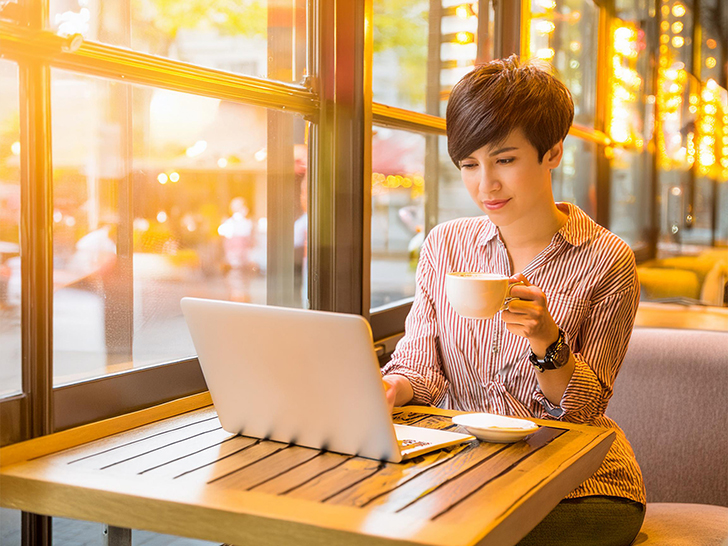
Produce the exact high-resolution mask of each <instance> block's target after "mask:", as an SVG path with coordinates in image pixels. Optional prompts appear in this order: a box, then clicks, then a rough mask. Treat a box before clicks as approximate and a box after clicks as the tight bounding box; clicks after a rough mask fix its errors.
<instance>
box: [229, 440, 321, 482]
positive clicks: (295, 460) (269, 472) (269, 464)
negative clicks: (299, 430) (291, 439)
mask: <svg viewBox="0 0 728 546" xmlns="http://www.w3.org/2000/svg"><path fill="white" fill-rule="evenodd" d="M319 453H320V452H319V450H317V449H311V448H308V447H302V446H295V445H291V446H288V447H286V448H284V449H281V450H280V451H277V452H274V453H273V454H271V455H270V457H266V458H265V459H263V460H260V461H258V462H256V463H253V464H251V465H250V466H247V467H246V468H244V469H242V470H240V471H239V472H235V473H234V474H231V475H230V476H229V477H228V478H226V479H225V480H224V484H223V485H224V487H226V488H229V489H236V490H241V491H242V490H249V489H252V488H254V487H256V486H259V485H262V484H263V483H265V482H267V481H270V480H272V479H274V478H276V477H278V476H283V475H284V474H286V473H288V472H290V471H292V470H293V469H295V468H296V467H298V466H300V465H302V464H305V463H307V462H308V461H310V460H311V459H313V458H314V457H316V456H317V455H318V454H319ZM218 485H219V484H218Z"/></svg>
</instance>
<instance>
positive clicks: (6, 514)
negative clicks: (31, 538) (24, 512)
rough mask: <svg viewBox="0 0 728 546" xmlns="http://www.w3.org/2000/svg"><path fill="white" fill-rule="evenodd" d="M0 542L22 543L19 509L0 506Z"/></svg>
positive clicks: (17, 545) (15, 545)
mask: <svg viewBox="0 0 728 546" xmlns="http://www.w3.org/2000/svg"><path fill="white" fill-rule="evenodd" d="M0 544H3V546H20V544H22V536H21V514H20V510H8V509H7V508H0Z"/></svg>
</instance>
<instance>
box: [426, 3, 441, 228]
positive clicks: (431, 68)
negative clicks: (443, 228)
mask: <svg viewBox="0 0 728 546" xmlns="http://www.w3.org/2000/svg"><path fill="white" fill-rule="evenodd" d="M441 24H442V0H430V10H429V33H428V42H427V50H428V53H427V92H426V102H427V105H426V109H427V113H428V114H429V115H431V116H436V117H439V116H440V74H441V72H442V70H441V65H440V48H441V43H442V33H441ZM439 178H440V159H439V150H438V136H437V135H426V136H425V211H424V212H425V225H424V229H425V234H427V233H429V231H430V230H431V229H432V228H433V227H434V226H435V225H436V224H437V220H438V209H439V186H440V180H439Z"/></svg>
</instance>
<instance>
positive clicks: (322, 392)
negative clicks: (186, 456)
mask: <svg viewBox="0 0 728 546" xmlns="http://www.w3.org/2000/svg"><path fill="white" fill-rule="evenodd" d="M181 305H182V312H183V314H184V317H185V320H186V321H187V326H188V328H189V330H190V334H191V335H192V341H193V343H194V345H195V349H196V351H197V355H198V357H199V360H200V366H201V367H202V372H203V374H204V376H205V381H206V382H207V386H208V388H209V390H210V395H211V396H212V401H213V404H214V405H215V409H216V410H217V414H218V417H219V418H220V423H221V424H222V427H223V428H224V429H225V430H226V431H228V432H231V433H233V434H243V435H245V436H252V437H255V438H267V439H270V440H276V441H279V442H286V443H294V444H298V445H303V446H308V447H313V448H318V449H326V450H329V451H335V452H339V453H346V454H349V455H358V456H362V457H368V458H371V459H380V460H386V461H391V462H400V461H401V460H403V459H408V458H412V457H415V456H418V455H422V454H424V453H427V452H429V451H433V450H436V449H440V448H443V447H447V446H451V445H454V444H459V443H462V442H467V441H470V440H474V439H475V438H474V437H473V436H469V435H466V434H459V433H456V432H450V431H443V430H433V429H427V428H422V427H412V426H403V425H394V424H393V423H392V416H391V414H390V412H389V408H388V407H387V402H386V399H385V394H384V386H383V384H382V379H381V375H380V372H379V363H378V360H377V358H376V355H375V353H374V346H373V343H372V333H371V330H370V328H369V323H368V322H367V321H366V320H365V319H364V318H363V317H361V316H358V315H347V314H343V313H328V312H323V311H307V310H302V309H288V308H282V307H272V306H265V305H252V304H246V303H233V302H227V301H217V300H206V299H198V298H182V302H181Z"/></svg>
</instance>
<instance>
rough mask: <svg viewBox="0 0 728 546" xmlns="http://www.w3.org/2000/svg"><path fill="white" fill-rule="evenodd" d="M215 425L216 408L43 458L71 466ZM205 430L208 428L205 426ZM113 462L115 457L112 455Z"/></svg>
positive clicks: (150, 425)
mask: <svg viewBox="0 0 728 546" xmlns="http://www.w3.org/2000/svg"><path fill="white" fill-rule="evenodd" d="M209 422H214V423H217V426H220V422H219V421H218V419H217V413H216V412H215V410H214V409H213V408H212V406H210V407H207V408H203V409H201V410H197V411H192V412H188V413H183V414H181V415H178V416H175V417H169V418H167V419H164V420H162V421H155V422H154V423H150V424H148V425H142V426H139V427H136V428H133V429H131V430H128V431H125V432H123V433H120V434H113V435H111V436H106V437H104V438H101V439H99V440H94V441H91V442H87V443H84V444H81V445H78V446H75V447H71V448H68V449H65V450H63V451H60V452H57V453H51V454H49V455H44V456H43V457H41V458H48V460H52V461H53V463H54V464H56V463H57V464H68V463H70V462H72V461H77V460H80V459H83V458H84V457H89V458H90V457H99V456H102V455H106V454H111V453H112V452H114V451H117V450H120V449H123V448H125V447H127V446H131V445H134V444H137V443H143V442H149V441H152V439H164V438H169V437H170V436H171V435H172V434H177V433H180V434H181V435H182V436H184V435H185V434H186V432H184V431H185V430H187V431H189V428H190V427H195V426H199V425H201V424H202V423H209ZM203 426H204V425H203ZM110 457H111V459H113V458H114V457H115V455H113V454H112V455H110Z"/></svg>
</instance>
